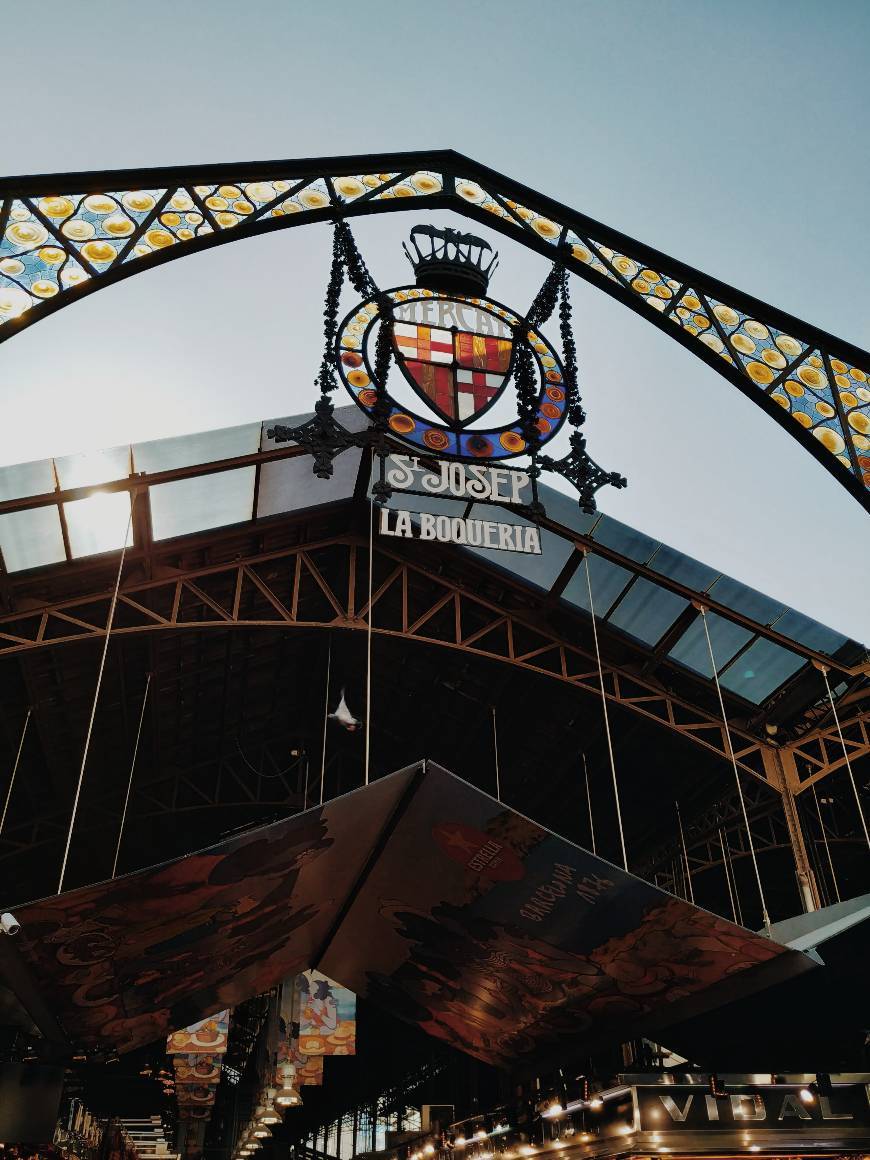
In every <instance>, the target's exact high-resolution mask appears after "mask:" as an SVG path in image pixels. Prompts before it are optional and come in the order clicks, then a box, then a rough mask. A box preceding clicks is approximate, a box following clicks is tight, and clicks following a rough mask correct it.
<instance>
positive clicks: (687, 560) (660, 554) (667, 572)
mask: <svg viewBox="0 0 870 1160" xmlns="http://www.w3.org/2000/svg"><path fill="white" fill-rule="evenodd" d="M649 566H650V568H652V570H653V571H654V572H658V573H659V575H660V576H669V577H670V578H671V580H676V581H677V583H678V584H685V586H686V587H687V588H691V589H692V591H693V592H705V591H706V590H707V589H708V588H709V587H710V585H711V584H712V583H713V581H714V580H715V579H716V578H717V577H718V576H719V575H720V573H719V572H718V571H717V570H716V569H715V568H711V567H710V566H709V564H702V563H701V561H700V560H694V559H693V558H692V557H691V556H684V555H683V553H682V552H678V551H677V550H676V548H669V547H668V545H667V544H661V545H660V546H659V550H658V551H657V552H656V554H655V555H654V556H653V557H652V559H651V560H650V562H649Z"/></svg>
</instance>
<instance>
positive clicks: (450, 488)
mask: <svg viewBox="0 0 870 1160" xmlns="http://www.w3.org/2000/svg"><path fill="white" fill-rule="evenodd" d="M385 479H386V482H387V483H388V484H389V486H390V487H391V488H392V490H393V491H394V492H397V491H398V492H404V493H405V494H407V495H419V496H439V497H442V498H445V499H459V500H465V501H466V502H468V503H480V504H505V505H515V506H516V505H522V504H524V503H526V502H527V501H528V498H529V489H530V485H531V479H530V476H529V475H528V473H527V472H525V471H520V470H515V469H509V468H506V467H493V466H488V465H484V464H476V463H462V462H459V461H458V460H450V461H445V460H436V461H435V462H434V464H432V465H431V466H430V464H429V463H426V464H421V462H420V460H419V459H418V458H417V457H416V456H412V455H396V454H393V455H390V456H388V457H387V463H386V469H385ZM378 530H379V531H380V533H381V535H384V536H400V537H404V538H405V539H416V540H440V541H441V542H443V543H450V544H466V545H468V546H470V547H474V548H494V549H497V550H499V551H503V552H524V553H526V554H529V555H537V556H539V555H540V554H541V535H540V531H539V529H538V528H537V527H536V526H535V525H534V524H527V523H523V524H520V523H511V522H505V521H503V520H489V519H483V518H477V517H470V516H464V515H463V516H450V515H441V514H433V513H431V512H416V511H413V510H412V509H405V508H398V509H396V508H393V509H391V508H387V507H384V508H381V513H380V523H379V527H378Z"/></svg>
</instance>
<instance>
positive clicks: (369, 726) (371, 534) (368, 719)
mask: <svg viewBox="0 0 870 1160" xmlns="http://www.w3.org/2000/svg"><path fill="white" fill-rule="evenodd" d="M374 539H375V501H374V499H372V498H369V615H368V627H367V631H366V781H365V783H366V785H368V784H369V764H370V760H371V740H372V616H373V615H374V609H373V608H372V571H373V559H374Z"/></svg>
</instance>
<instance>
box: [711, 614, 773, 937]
mask: <svg viewBox="0 0 870 1160" xmlns="http://www.w3.org/2000/svg"><path fill="white" fill-rule="evenodd" d="M700 609H701V622H702V623H703V625H704V636H705V637H706V638H707V651H708V652H709V654H710V668H711V669H712V671H713V680H714V682H715V684H716V694H717V696H718V698H719V708H720V709H721V710H722V724H723V726H724V727H725V739H726V741H727V742H728V756H729V757H730V758H731V765H732V767H733V769H734V780H735V782H736V783H737V796H738V797H739V799H740V809H741V811H742V813H743V824H744V825H745V826H746V837H747V839H748V841H749V853H750V854H751V855H752V866H753V869H754V870H755V881H756V883H757V885H758V897H759V898H760V899H761V915H762V919H763V921H764V929H765V931H766V932H767V934H768V936H770V915H769V914H768V913H767V902H766V900H765V897H764V887H763V886H762V885H761V874H760V872H759V869H758V859H757V857H756V856H755V843H754V842H753V840H752V830H750V828H749V815H748V814H747V812H746V802H745V800H744V798H743V786H742V785H741V784H740V773H739V771H738V769H737V758H736V757H735V756H734V745H733V744H732V741H731V729H730V728H729V726H728V717H727V715H726V713H725V701H724V699H723V697H722V686H721V685H720V684H719V673H718V670H717V669H716V659H715V657H714V656H713V644H712V641H711V640H710V629H709V628H708V626H707V611H706V609H705V608H704V606H703V605H701V606H700Z"/></svg>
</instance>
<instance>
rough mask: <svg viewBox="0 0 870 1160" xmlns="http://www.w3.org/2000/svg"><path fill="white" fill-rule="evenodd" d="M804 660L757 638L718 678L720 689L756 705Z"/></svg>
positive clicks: (798, 667)
mask: <svg viewBox="0 0 870 1160" xmlns="http://www.w3.org/2000/svg"><path fill="white" fill-rule="evenodd" d="M806 663H807V662H806V660H805V658H804V657H799V656H798V655H797V653H793V652H791V651H790V650H789V649H786V648H782V647H781V646H780V645H778V644H775V643H774V642H773V641H772V640H765V639H764V638H763V637H759V638H758V640H756V641H755V642H754V643H753V644H751V645H750V646H749V648H748V649H747V650H746V652H745V653H741V655H740V656H739V657H738V658H737V660H736V661H735V662H734V664H733V665H730V666H729V667H728V668H727V669H726V670H725V672H724V673H723V674H722V676H721V677H720V678H719V680H720V681H721V683H722V686H723V688H726V689H730V690H731V691H732V692H733V693H737V694H739V695H740V696H741V697H745V698H746V700H747V701H752V702H754V703H755V704H756V705H759V704H761V702H762V701H763V700H764V699H765V698H766V697H769V696H770V694H771V693H772V692H774V690H776V689H778V688H779V686H780V685H781V684H782V683H783V681H787V680H788V678H789V677H791V676H793V675H794V674H795V673H796V672H797V671H798V669H800V668H803V666H804V665H805V664H806Z"/></svg>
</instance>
